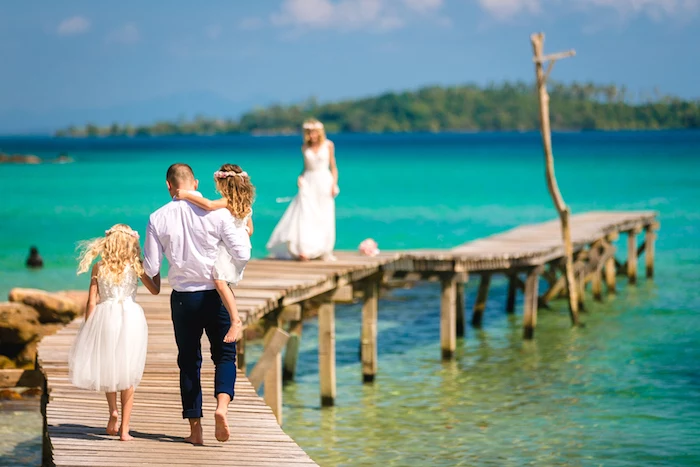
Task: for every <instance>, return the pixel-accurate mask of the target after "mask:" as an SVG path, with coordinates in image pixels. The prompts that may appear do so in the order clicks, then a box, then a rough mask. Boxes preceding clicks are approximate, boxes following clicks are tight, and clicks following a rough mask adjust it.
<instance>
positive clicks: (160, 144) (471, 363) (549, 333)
mask: <svg viewBox="0 0 700 467" xmlns="http://www.w3.org/2000/svg"><path fill="white" fill-rule="evenodd" d="M334 140H335V142H336V146H337V151H338V154H337V157H338V163H339V167H340V178H341V180H340V186H341V190H342V192H341V195H340V197H339V198H338V200H337V216H338V221H337V224H338V247H339V248H344V249H354V248H356V246H357V245H358V244H359V242H360V241H361V240H362V239H364V238H366V237H368V236H372V237H374V238H375V239H377V241H378V242H379V245H380V248H384V249H398V248H416V247H449V246H454V245H457V244H459V243H462V242H465V241H468V240H470V239H473V238H477V237H480V236H484V235H487V234H490V233H494V232H497V231H500V230H504V229H506V228H509V227H512V226H515V225H518V224H520V223H525V222H537V221H543V220H548V219H550V218H552V217H554V214H555V213H554V211H553V208H552V206H551V201H550V199H549V197H548V194H547V191H546V186H545V183H544V176H543V172H544V170H543V167H542V155H541V147H540V143H539V139H538V136H537V135H536V134H478V135H390V136H367V135H356V136H342V135H341V136H337V137H335V138H334ZM554 148H555V155H556V163H557V175H558V178H559V184H560V187H561V189H562V193H563V195H564V198H565V199H566V201H567V202H568V203H569V204H570V205H571V208H572V211H573V212H574V213H575V212H582V211H584V210H590V209H655V210H658V211H659V212H660V219H661V230H660V231H659V238H658V242H657V267H656V273H657V277H656V279H655V281H654V282H653V283H650V282H647V281H645V280H643V279H642V280H641V281H640V285H639V286H638V287H630V288H627V287H626V286H625V285H624V284H622V287H621V291H620V293H619V294H618V296H617V297H616V298H615V299H606V301H605V302H604V303H602V304H595V303H593V302H592V301H589V303H588V308H589V312H588V313H587V314H586V315H584V317H583V319H584V321H585V323H586V327H585V328H583V329H577V330H571V329H570V327H569V321H568V316H567V314H566V311H565V308H564V303H555V306H554V307H553V309H552V310H540V319H539V320H538V328H537V331H536V339H535V341H534V342H529V343H526V342H523V341H522V339H521V326H520V312H521V307H520V305H519V307H518V312H517V315H516V316H515V317H507V316H506V315H505V312H504V310H503V308H504V305H503V304H504V302H505V297H504V293H505V283H503V282H494V284H493V286H492V293H491V296H490V297H489V302H488V307H487V310H486V315H485V319H484V330H483V331H479V332H476V331H474V330H472V329H468V331H467V337H466V339H464V340H460V342H459V348H458V353H457V358H456V360H455V361H454V362H450V363H442V362H441V361H440V359H439V356H440V351H439V322H438V316H439V301H438V294H439V291H438V289H437V287H436V286H434V285H425V286H420V287H416V288H415V289H412V290H396V291H394V292H392V294H391V295H390V296H388V297H385V298H384V299H382V300H381V302H380V308H379V374H378V377H377V381H376V383H375V384H374V385H363V384H362V383H361V369H360V365H359V361H358V348H359V343H358V338H359V332H360V319H359V307H358V306H339V307H337V330H338V338H337V360H338V396H337V406H336V407H334V408H331V409H323V410H322V409H320V401H319V390H318V373H317V349H316V335H315V332H316V328H315V322H314V321H310V322H309V323H308V325H306V327H305V329H304V339H303V344H302V345H303V348H302V354H301V361H300V367H299V375H298V378H297V382H296V383H294V384H291V385H289V386H287V387H286V388H285V393H284V417H285V423H284V428H285V430H286V431H287V432H288V433H289V434H290V435H291V436H293V437H294V439H295V440H297V442H299V444H301V446H302V447H303V448H304V449H306V450H307V452H309V454H311V456H312V457H313V458H314V459H315V460H316V461H317V462H319V463H320V464H321V465H377V464H380V463H381V464H386V465H494V466H495V465H499V466H500V465H528V464H532V465H582V466H588V465H605V466H609V465H612V466H617V465H619V466H623V465H630V466H632V465H634V466H637V465H688V466H691V465H699V464H700V449H699V448H698V447H696V440H697V439H698V435H700V424H698V422H697V419H698V417H699V416H700V402H698V401H699V400H700V398H699V397H698V396H699V395H700V394H699V392H700V377H698V376H697V361H698V357H700V343H699V342H700V340H699V339H698V338H699V337H700V318H698V316H697V310H698V309H700V293H698V292H697V289H696V287H695V286H696V284H698V280H699V279H700V270H699V269H698V267H697V264H698V262H700V247H699V246H698V244H697V238H698V233H699V230H700V211H699V210H698V206H699V204H700V203H699V202H700V170H699V169H700V133H697V132H678V133H674V132H659V133H581V134H557V135H555V137H554ZM0 150H3V151H5V152H20V151H22V152H33V153H36V154H38V155H47V156H55V155H56V154H57V153H58V152H60V151H67V152H69V153H71V154H72V155H73V156H74V157H76V159H77V162H76V163H75V164H66V165H46V166H34V167H30V166H0V194H2V195H3V199H4V202H3V203H2V204H0V218H1V219H2V220H3V226H2V228H1V229H0V294H5V293H7V291H8V290H9V288H11V287H13V286H17V285H23V286H36V287H40V288H48V289H61V288H72V287H82V286H83V285H84V284H83V283H84V282H85V280H84V279H83V278H76V277H75V275H74V272H73V271H74V262H73V258H74V251H73V249H74V245H75V242H76V241H77V240H80V239H84V238H89V237H91V236H94V235H99V234H100V233H101V232H102V231H104V229H105V228H107V227H109V226H110V225H111V224H113V223H116V222H127V223H130V224H132V226H134V227H135V228H137V229H139V230H143V228H144V226H145V223H146V219H147V216H148V214H149V212H151V211H152V210H154V209H155V208H157V207H158V206H159V205H161V204H163V203H164V202H166V201H167V192H166V191H165V188H164V183H163V178H164V172H165V169H166V168H167V165H168V164H169V163H171V162H174V161H186V162H190V163H191V164H192V165H193V167H194V168H195V172H196V173H197V174H198V176H199V178H200V179H201V180H202V191H203V192H204V193H205V194H208V195H212V192H213V183H212V182H211V180H210V175H209V174H211V172H213V171H214V170H215V169H216V168H218V165H219V164H220V163H222V162H225V161H226V162H229V161H232V162H238V163H240V164H241V165H242V166H243V167H244V168H245V169H246V170H247V171H248V172H249V173H251V175H252V177H253V181H254V182H255V183H256V185H257V187H258V193H259V195H258V200H257V202H256V205H255V223H256V233H255V236H254V237H253V244H254V253H255V254H256V255H258V256H261V255H263V254H264V244H265V241H266V240H267V237H268V236H269V234H270V232H271V231H272V228H273V227H274V224H275V222H276V220H277V219H279V217H280V216H281V213H282V212H283V210H284V208H285V204H284V203H277V202H276V201H275V199H276V198H279V197H286V196H291V195H293V193H294V190H295V185H294V184H295V177H296V174H297V173H298V171H299V169H300V166H299V163H300V160H299V159H300V154H299V152H298V141H297V140H296V139H295V138H286V137H280V138H251V137H235V138H210V139H207V138H185V139H165V140H145V141H144V140H102V141H56V140H38V139H30V140H20V139H0ZM32 244H36V245H37V246H38V247H39V249H40V251H41V252H42V254H43V256H44V259H45V262H46V263H47V267H46V268H45V269H44V270H42V271H38V272H28V271H25V270H24V268H23V267H22V264H23V261H24V258H25V255H26V252H27V250H28V248H29V246H30V245H32ZM623 250H624V248H623ZM623 256H624V255H623ZM474 287H475V284H469V286H468V291H467V297H468V298H467V300H468V307H467V308H468V309H469V306H470V305H471V302H472V301H473V297H474V295H475V294H474V290H473V288H474ZM255 352H256V349H255V348H253V349H252V350H251V353H252V354H253V355H255ZM258 352H259V349H258ZM10 413H12V414H14V413H15V412H14V411H8V410H0V427H2V430H8V431H3V433H7V432H9V431H12V433H13V435H12V436H11V437H10V438H8V439H10V441H3V444H0V449H1V450H0V455H2V456H3V459H4V460H3V462H10V461H8V460H7V459H14V461H12V463H13V465H33V464H32V461H31V460H26V457H25V455H24V454H23V453H24V452H25V451H26V448H25V446H31V441H30V444H29V445H27V444H26V440H25V439H24V438H23V437H22V436H23V435H21V434H17V433H24V430H25V429H24V428H21V429H20V428H16V429H14V428H6V427H15V426H18V427H19V426H20V424H19V423H17V421H16V420H15V419H14V418H11V417H10V415H9V414H10ZM12 417H15V415H12ZM16 417H18V418H19V419H22V420H23V423H24V420H25V417H26V420H27V421H26V424H27V425H28V426H31V425H32V424H33V423H35V424H36V425H35V427H36V435H37V436H38V434H39V431H40V427H41V419H40V417H39V416H38V415H37V414H35V413H33V412H30V413H26V412H25V415H24V416H16ZM22 426H24V425H22ZM30 431H31V430H30ZM12 440H16V441H12ZM37 443H38V441H37ZM39 445H40V443H39V444H36V446H39ZM12 446H19V447H18V448H17V449H15V450H14V451H13V449H14V448H12ZM30 450H31V449H30ZM13 452H14V454H12V453H13ZM13 456H14V457H13ZM39 456H40V454H39V453H38V452H37V454H36V459H35V461H36V462H38V459H39ZM20 459H25V460H20Z"/></svg>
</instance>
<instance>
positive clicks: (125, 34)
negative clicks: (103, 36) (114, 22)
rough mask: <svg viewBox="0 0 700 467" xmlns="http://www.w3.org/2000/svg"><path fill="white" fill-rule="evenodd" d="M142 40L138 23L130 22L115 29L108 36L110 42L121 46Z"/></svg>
mask: <svg viewBox="0 0 700 467" xmlns="http://www.w3.org/2000/svg"><path fill="white" fill-rule="evenodd" d="M140 40H141V33H140V32H139V28H138V26H136V23H134V22H129V23H126V24H124V25H122V26H121V27H119V28H117V29H115V30H114V31H112V32H111V33H110V34H109V35H108V36H107V41H108V42H116V43H120V44H135V43H137V42H138V41H140Z"/></svg>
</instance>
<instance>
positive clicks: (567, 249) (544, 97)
mask: <svg viewBox="0 0 700 467" xmlns="http://www.w3.org/2000/svg"><path fill="white" fill-rule="evenodd" d="M530 41H531V42H532V51H533V53H534V58H533V60H534V62H535V73H536V74H537V94H538V96H539V100H540V126H541V130H542V145H543V146H544V158H545V167H546V177H547V188H548V189H549V194H550V195H551V196H552V200H553V201H554V207H556V209H557V212H558V213H559V218H560V219H561V234H562V238H563V240H564V255H565V258H566V266H565V267H566V286H567V289H568V292H569V312H570V314H571V322H572V323H573V324H574V325H578V323H579V319H578V311H579V301H578V296H577V295H578V288H577V286H576V278H575V276H574V259H573V256H574V247H573V244H572V243H571V226H570V224H569V214H570V211H569V207H568V206H567V205H566V204H565V203H564V199H563V198H562V196H561V193H560V192H559V185H558V184H557V178H556V175H555V174H554V156H553V155H552V134H551V131H550V127H549V94H548V93H547V78H548V77H549V73H550V72H551V71H552V67H553V66H554V63H555V62H556V61H557V60H558V59H560V58H566V57H570V56H573V55H574V53H575V52H574V51H573V50H572V51H570V52H563V53H558V54H553V55H548V56H545V55H544V53H543V49H544V34H542V33H539V34H533V35H531V36H530ZM545 62H549V65H548V66H547V70H546V71H545V70H544V66H543V65H544V63H545Z"/></svg>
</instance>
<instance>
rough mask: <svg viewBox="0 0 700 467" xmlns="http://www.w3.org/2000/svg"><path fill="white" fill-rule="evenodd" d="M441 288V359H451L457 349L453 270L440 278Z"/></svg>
mask: <svg viewBox="0 0 700 467" xmlns="http://www.w3.org/2000/svg"><path fill="white" fill-rule="evenodd" d="M440 282H441V286H442V290H441V294H440V347H441V348H442V359H443V360H451V359H452V358H453V357H454V354H455V350H456V349H457V307H456V306H455V305H456V304H455V296H456V295H457V292H456V289H457V280H456V275H455V273H453V272H450V273H446V274H444V275H443V276H442V277H441V278H440Z"/></svg>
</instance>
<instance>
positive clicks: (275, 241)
mask: <svg viewBox="0 0 700 467" xmlns="http://www.w3.org/2000/svg"><path fill="white" fill-rule="evenodd" d="M329 164H330V149H329V142H328V141H324V142H323V143H322V144H321V145H320V146H319V148H318V150H317V151H314V150H313V149H311V148H306V149H305V150H304V173H303V174H302V176H301V186H300V187H299V193H298V194H297V195H296V196H295V197H294V199H292V201H291V202H290V203H289V206H288V207H287V210H286V211H285V212H284V214H283V215H282V218H281V219H280V221H279V223H278V224H277V226H276V227H275V230H274V231H273V232H272V235H271V236H270V240H269V241H268V242H267V250H268V251H269V252H270V254H271V255H272V256H273V257H276V258H280V259H292V258H298V257H299V256H300V255H303V256H305V257H306V258H308V259H318V258H321V259H327V260H333V259H334V257H333V248H334V246H335V198H334V196H333V195H334V194H337V192H338V188H337V187H336V186H334V185H335V184H334V181H333V174H332V173H331V171H330V165H329Z"/></svg>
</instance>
